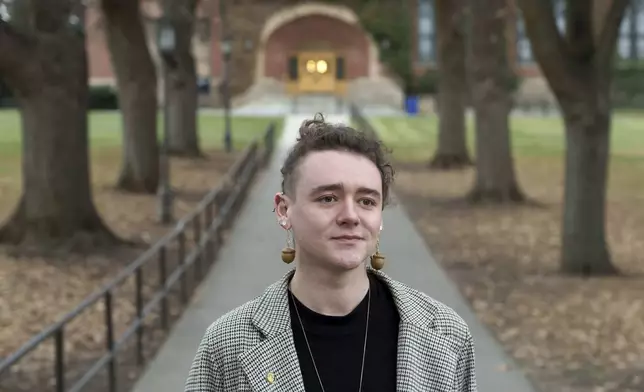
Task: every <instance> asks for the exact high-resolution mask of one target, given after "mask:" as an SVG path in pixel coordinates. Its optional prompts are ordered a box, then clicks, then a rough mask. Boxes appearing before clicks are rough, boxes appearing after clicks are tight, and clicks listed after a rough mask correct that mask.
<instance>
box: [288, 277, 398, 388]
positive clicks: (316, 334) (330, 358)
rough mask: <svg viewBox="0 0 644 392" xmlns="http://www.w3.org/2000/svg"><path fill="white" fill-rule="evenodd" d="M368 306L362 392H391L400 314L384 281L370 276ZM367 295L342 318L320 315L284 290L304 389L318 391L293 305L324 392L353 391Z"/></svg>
mask: <svg viewBox="0 0 644 392" xmlns="http://www.w3.org/2000/svg"><path fill="white" fill-rule="evenodd" d="M369 281H370V287H371V288H370V290H371V310H370V320H369V332H368V340H367V354H366V357H365V367H364V376H363V382H362V386H363V388H362V391H363V392H376V391H377V392H387V391H395V390H396V363H397V361H396V358H397V351H398V325H399V322H400V316H399V314H398V309H397V308H396V304H395V303H394V299H393V297H392V295H391V292H390V291H389V288H388V287H387V286H386V285H385V283H383V282H381V281H380V280H379V279H378V278H377V277H375V276H373V275H372V274H369ZM368 297H369V296H368V295H365V298H364V299H363V300H362V301H361V302H360V304H359V305H358V306H357V307H356V308H355V309H354V310H353V311H352V312H351V313H349V314H348V315H346V316H325V315H322V314H319V313H316V312H314V311H312V310H311V309H308V308H307V307H306V306H304V305H303V304H302V303H301V302H300V301H298V300H297V299H295V301H296V303H297V305H296V304H295V303H293V296H292V295H290V293H289V308H290V312H291V328H292V329H293V338H294V340H295V349H296V351H297V356H298V359H299V362H300V369H301V371H302V377H303V379H304V386H305V389H306V391H307V392H317V391H320V392H321V391H322V389H321V388H320V382H319V381H318V376H317V374H316V372H315V367H314V366H313V362H312V361H311V354H310V353H309V349H308V347H307V345H306V340H305V338H304V334H303V333H302V328H301V326H300V322H299V320H298V317H297V313H296V311H295V308H294V306H297V307H298V310H299V313H300V316H301V317H302V324H304V329H305V330H306V336H307V337H308V339H309V344H310V345H311V351H312V353H313V357H314V358H315V365H317V368H318V371H319V373H320V378H321V379H322V384H323V385H324V391H325V392H344V391H346V392H357V391H358V387H359V385H358V384H359V383H360V370H361V366H362V353H363V349H364V333H365V323H366V319H367V299H368Z"/></svg>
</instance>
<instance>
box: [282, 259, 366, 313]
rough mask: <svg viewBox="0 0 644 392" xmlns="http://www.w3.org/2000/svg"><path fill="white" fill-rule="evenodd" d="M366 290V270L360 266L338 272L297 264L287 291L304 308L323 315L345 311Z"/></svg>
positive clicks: (351, 308)
mask: <svg viewBox="0 0 644 392" xmlns="http://www.w3.org/2000/svg"><path fill="white" fill-rule="evenodd" d="M368 290H369V277H368V276H367V270H366V269H365V268H362V267H358V268H355V269H353V270H351V271H342V272H341V273H338V272H332V271H329V270H328V269H324V268H320V267H315V266H313V265H307V264H304V263H298V266H297V268H296V269H295V274H294V275H293V278H292V280H291V292H292V293H293V295H295V297H297V299H298V300H299V301H300V302H302V304H304V305H305V306H306V307H307V308H309V309H311V310H313V311H315V312H317V313H320V314H324V315H327V316H344V315H347V314H349V313H350V312H351V311H352V310H353V309H355V307H356V306H358V304H359V303H360V301H362V300H363V299H364V296H365V295H366V294H367V291H368Z"/></svg>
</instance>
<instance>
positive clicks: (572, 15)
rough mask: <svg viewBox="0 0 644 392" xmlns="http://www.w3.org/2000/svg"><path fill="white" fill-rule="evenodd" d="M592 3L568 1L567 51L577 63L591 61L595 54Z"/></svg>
mask: <svg viewBox="0 0 644 392" xmlns="http://www.w3.org/2000/svg"><path fill="white" fill-rule="evenodd" d="M593 35H594V32H593V2H592V1H576V0H569V1H568V2H567V9H566V36H567V38H568V45H569V46H568V49H569V50H570V53H571V54H572V55H573V56H574V57H575V58H576V59H577V61H582V62H587V61H591V60H592V58H593V55H594V54H595V42H594V39H593Z"/></svg>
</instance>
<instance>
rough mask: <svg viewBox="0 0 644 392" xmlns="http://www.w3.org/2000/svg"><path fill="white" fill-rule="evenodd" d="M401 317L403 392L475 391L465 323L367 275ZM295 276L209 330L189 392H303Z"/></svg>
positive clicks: (440, 307) (425, 300) (406, 289)
mask: <svg viewBox="0 0 644 392" xmlns="http://www.w3.org/2000/svg"><path fill="white" fill-rule="evenodd" d="M369 270H370V273H374V274H375V275H376V276H377V277H378V278H379V279H381V280H382V281H383V282H385V283H386V285H387V286H388V287H389V289H390V290H391V292H392V294H393V297H394V301H395V303H396V306H397V307H398V312H399V313H400V327H399V328H400V331H399V338H398V365H397V382H396V383H397V387H396V390H397V391H398V392H416V391H418V392H476V391H477V387H476V376H475V371H474V342H473V339H472V335H471V334H470V331H469V328H468V327H467V325H466V324H465V321H463V319H462V318H461V317H460V316H458V315H457V314H456V313H455V312H454V311H453V310H452V309H450V308H449V307H447V306H445V305H443V304H442V303H440V302H438V301H436V300H434V299H432V298H430V297H429V296H427V295H426V294H423V293H421V292H419V291H416V290H414V289H411V288H410V287H408V286H406V285H404V284H402V283H400V282H397V281H394V280H393V279H391V278H389V277H388V276H387V275H385V274H384V273H382V272H379V271H374V270H372V269H369ZM292 274H293V270H292V271H290V272H289V273H287V274H286V275H285V276H284V277H283V278H282V279H281V280H279V281H278V282H276V283H274V284H273V285H271V286H269V287H268V288H267V290H266V291H265V292H264V294H263V295H261V296H259V297H258V298H256V299H254V300H252V301H250V302H247V303H246V304H244V305H242V306H240V307H238V308H236V309H234V310H232V311H230V312H229V313H227V314H225V315H223V316H221V317H220V318H219V319H218V320H216V321H215V322H214V323H213V324H212V325H210V327H209V328H208V329H207V331H206V333H205V336H204V337H203V339H202V341H201V343H200V345H199V348H198V349H197V354H196V356H195V358H194V362H193V363H192V368H191V369H190V374H189V375H188V380H187V382H186V388H185V391H186V392H224V391H226V392H232V391H255V392H269V391H275V392H277V391H279V392H282V391H283V392H304V382H303V381H302V374H301V372H300V365H299V362H298V358H297V353H296V351H295V344H294V341H293V332H292V330H291V321H290V313H289V306H288V297H287V295H288V291H287V290H288V282H289V279H290V277H291V276H292Z"/></svg>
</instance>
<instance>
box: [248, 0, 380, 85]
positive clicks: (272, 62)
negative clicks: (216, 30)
mask: <svg viewBox="0 0 644 392" xmlns="http://www.w3.org/2000/svg"><path fill="white" fill-rule="evenodd" d="M258 49H259V50H258V54H257V64H256V75H255V81H256V83H257V82H261V81H262V79H266V78H270V79H274V80H277V81H280V82H283V83H284V84H285V86H286V90H287V91H288V92H289V93H291V94H306V93H327V94H334V95H344V94H345V92H346V89H347V83H348V82H350V81H351V80H352V79H357V78H366V77H370V76H372V75H374V74H375V72H377V58H378V53H377V48H376V47H375V45H374V44H373V42H372V40H371V38H370V36H369V35H368V34H367V33H366V32H365V31H364V30H363V29H362V28H361V26H360V24H359V20H358V18H357V16H356V15H355V13H354V12H353V11H352V10H351V9H349V8H348V7H345V6H335V5H328V4H320V3H305V4H300V5H296V6H293V7H289V8H287V9H284V10H282V11H279V12H277V13H275V14H274V15H273V16H271V17H270V18H269V19H268V20H267V21H266V23H265V25H264V28H263V30H262V33H261V35H260V42H259V47H258Z"/></svg>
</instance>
